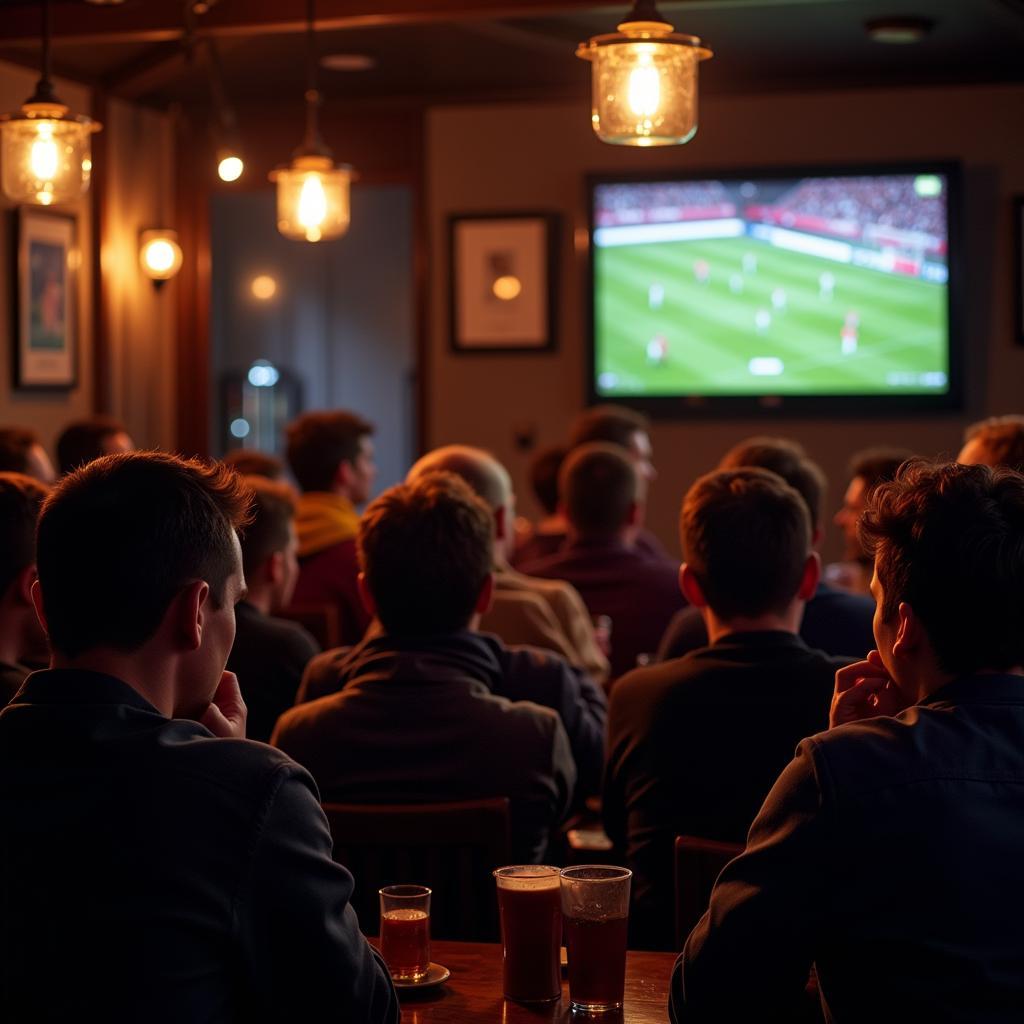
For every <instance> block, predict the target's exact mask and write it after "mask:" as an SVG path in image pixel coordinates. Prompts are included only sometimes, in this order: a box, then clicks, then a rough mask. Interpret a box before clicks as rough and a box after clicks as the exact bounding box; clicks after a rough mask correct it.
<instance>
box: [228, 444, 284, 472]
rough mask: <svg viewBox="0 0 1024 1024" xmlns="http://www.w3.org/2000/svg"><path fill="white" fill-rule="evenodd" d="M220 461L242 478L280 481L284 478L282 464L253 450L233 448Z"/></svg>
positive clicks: (278, 460)
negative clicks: (262, 478)
mask: <svg viewBox="0 0 1024 1024" xmlns="http://www.w3.org/2000/svg"><path fill="white" fill-rule="evenodd" d="M221 461H222V462H223V463H224V465H225V466H229V467H230V468H231V469H233V470H234V471H235V472H236V473H240V474H241V475H242V476H262V477H264V478H265V479H267V480H280V479H282V478H283V477H284V463H283V462H282V461H281V460H280V459H278V458H276V457H275V456H273V455H268V454H267V453H266V452H258V451H256V449H255V448H235V449H234V450H233V451H230V452H228V453H227V455H225V456H224V458H223V459H222V460H221Z"/></svg>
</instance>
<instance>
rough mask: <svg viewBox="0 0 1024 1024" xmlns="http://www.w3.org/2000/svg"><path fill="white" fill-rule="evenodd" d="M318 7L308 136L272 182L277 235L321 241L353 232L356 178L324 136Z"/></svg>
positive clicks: (310, 34) (310, 56)
mask: <svg viewBox="0 0 1024 1024" xmlns="http://www.w3.org/2000/svg"><path fill="white" fill-rule="evenodd" d="M313 2H314V0H308V3H307V15H308V17H307V22H308V24H307V36H306V38H307V42H308V45H307V53H306V136H305V138H304V139H303V141H302V145H301V146H300V147H299V148H298V149H297V150H296V151H295V153H294V155H293V157H292V162H291V163H290V164H288V165H286V166H284V167H279V168H278V169H277V170H275V171H273V172H272V173H271V175H270V180H271V181H273V182H275V183H276V185H277V230H278V231H280V232H281V234H282V235H284V236H285V238H296V239H299V240H300V241H306V242H321V241H326V240H327V239H330V238H338V237H340V236H341V235H343V234H345V232H346V231H347V230H348V225H349V220H350V217H351V213H350V207H349V186H350V184H351V181H352V177H353V174H352V168H351V167H350V166H349V165H348V164H337V165H336V164H335V163H334V157H333V156H332V155H331V151H330V150H329V149H328V148H327V146H326V145H325V144H324V141H323V139H322V138H321V136H320V126H319V123H318V111H319V107H320V93H319V92H318V91H317V88H316V38H315V28H314V14H313Z"/></svg>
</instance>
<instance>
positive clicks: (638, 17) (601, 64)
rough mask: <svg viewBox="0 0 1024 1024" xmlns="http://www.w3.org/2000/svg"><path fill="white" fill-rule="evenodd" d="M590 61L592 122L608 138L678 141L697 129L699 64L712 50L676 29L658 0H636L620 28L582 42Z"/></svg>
mask: <svg viewBox="0 0 1024 1024" xmlns="http://www.w3.org/2000/svg"><path fill="white" fill-rule="evenodd" d="M576 56H577V57H580V58H582V59H583V60H587V61H590V63H591V64H592V66H593V71H592V74H591V96H592V100H591V106H592V113H591V122H592V123H593V126H594V131H595V132H596V133H597V137H598V138H599V139H600V140H601V141H602V142H608V143H611V144H613V145H617V146H678V145H680V144H682V143H684V142H689V141H690V139H692V138H693V136H694V135H695V134H696V132H697V64H698V62H699V61H702V60H706V59H707V58H708V57H710V56H711V51H710V50H707V49H705V48H704V47H702V46H701V45H700V40H699V39H698V38H697V37H696V36H687V35H682V34H680V33H678V32H675V31H673V28H672V25H671V24H669V22H667V21H666V20H665V19H664V18H663V17H662V16H661V14H660V13H659V12H658V9H657V7H656V6H655V3H654V0H636V2H635V3H634V4H633V9H632V10H631V11H630V12H629V14H628V15H627V16H626V20H625V21H623V22H622V24H620V25H619V26H618V32H612V33H609V34H607V35H601V36H594V37H593V38H591V39H590V40H588V41H587V42H585V43H580V45H579V46H578V47H577V49H576Z"/></svg>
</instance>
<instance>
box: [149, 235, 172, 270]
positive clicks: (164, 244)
mask: <svg viewBox="0 0 1024 1024" xmlns="http://www.w3.org/2000/svg"><path fill="white" fill-rule="evenodd" d="M146 265H147V266H148V267H149V269H150V270H152V271H153V272H154V273H157V274H166V273H167V271H168V270H170V269H171V267H173V266H174V249H172V248H171V243H170V242H168V241H165V240H164V239H162V238H158V239H157V240H156V241H155V242H150V243H149V245H148V246H147V247H146Z"/></svg>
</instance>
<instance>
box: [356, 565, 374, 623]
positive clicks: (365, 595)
mask: <svg viewBox="0 0 1024 1024" xmlns="http://www.w3.org/2000/svg"><path fill="white" fill-rule="evenodd" d="M356 587H357V589H358V590H359V600H360V601H362V602H363V607H364V608H365V609H366V614H367V615H369V616H370V618H371V619H374V618H376V617H377V602H376V601H375V600H374V599H373V594H371V593H370V585H369V584H368V583H367V582H366V573H365V572H361V573H360V574H359V575H358V576H357V577H356Z"/></svg>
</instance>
